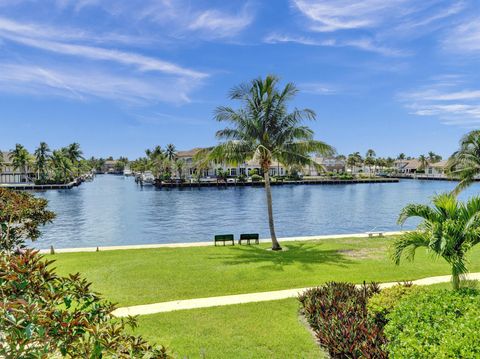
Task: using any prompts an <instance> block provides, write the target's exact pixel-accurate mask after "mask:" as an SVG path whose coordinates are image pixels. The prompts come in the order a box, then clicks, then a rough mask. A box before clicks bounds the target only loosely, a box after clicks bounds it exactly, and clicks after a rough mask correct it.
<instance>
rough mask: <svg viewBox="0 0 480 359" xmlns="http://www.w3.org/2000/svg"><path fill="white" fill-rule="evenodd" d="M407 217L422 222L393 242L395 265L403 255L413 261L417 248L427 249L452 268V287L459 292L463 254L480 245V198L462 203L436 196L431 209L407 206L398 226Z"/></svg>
mask: <svg viewBox="0 0 480 359" xmlns="http://www.w3.org/2000/svg"><path fill="white" fill-rule="evenodd" d="M410 217H419V218H421V219H423V221H422V223H421V224H420V225H419V226H418V229H417V230H416V231H413V232H407V233H406V234H404V235H402V236H401V237H399V238H398V239H396V240H395V242H394V244H393V260H394V262H395V263H396V264H400V260H401V258H402V255H405V257H406V259H409V260H413V258H414V255H415V251H416V250H417V248H419V247H426V248H428V249H429V251H431V252H432V253H435V254H436V255H437V256H439V257H442V258H443V259H445V260H446V261H447V262H448V263H449V264H450V265H451V266H452V284H453V288H454V289H458V288H459V286H460V279H461V276H462V275H464V274H466V273H467V272H468V271H467V267H466V262H467V260H466V254H467V252H468V251H469V250H470V249H471V248H472V247H473V246H474V245H476V244H478V243H480V197H473V198H470V199H469V200H468V201H467V202H466V203H462V202H459V201H457V199H456V197H455V196H454V195H452V194H442V195H437V196H435V197H434V199H433V207H429V206H426V205H417V204H410V205H408V206H406V207H405V208H404V209H403V210H402V212H401V214H400V217H399V219H398V223H399V224H404V223H405V221H406V220H407V219H408V218H410Z"/></svg>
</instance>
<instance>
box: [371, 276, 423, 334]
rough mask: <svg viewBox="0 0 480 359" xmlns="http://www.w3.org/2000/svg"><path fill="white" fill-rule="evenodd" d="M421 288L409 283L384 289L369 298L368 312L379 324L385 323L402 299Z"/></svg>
mask: <svg viewBox="0 0 480 359" xmlns="http://www.w3.org/2000/svg"><path fill="white" fill-rule="evenodd" d="M420 290H422V289H421V288H419V287H417V286H413V285H411V284H408V283H405V284H399V285H396V286H394V287H391V288H385V289H382V290H381V292H379V293H376V294H374V295H372V297H371V298H370V299H369V300H368V303H367V309H368V313H369V314H370V315H371V316H372V318H373V319H374V320H375V321H376V322H377V323H378V324H381V325H385V324H386V323H387V315H388V314H389V313H390V312H391V311H392V310H393V309H394V308H395V307H396V306H397V305H398V303H399V302H400V300H402V299H403V298H405V297H407V296H409V295H412V294H414V293H417V292H418V291H420Z"/></svg>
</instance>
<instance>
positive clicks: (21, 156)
mask: <svg viewBox="0 0 480 359" xmlns="http://www.w3.org/2000/svg"><path fill="white" fill-rule="evenodd" d="M10 158H11V160H12V165H13V168H14V169H15V170H20V181H22V177H23V179H24V180H25V182H27V181H28V179H27V167H28V166H29V165H30V164H31V162H32V159H31V157H30V154H29V153H28V151H27V150H26V149H25V147H23V146H22V145H20V144H18V143H17V144H16V145H15V149H14V150H12V151H11V152H10Z"/></svg>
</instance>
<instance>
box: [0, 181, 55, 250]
mask: <svg viewBox="0 0 480 359" xmlns="http://www.w3.org/2000/svg"><path fill="white" fill-rule="evenodd" d="M47 206H48V201H47V200H46V199H42V198H36V197H35V196H33V195H32V194H30V193H26V192H17V191H13V190H10V189H6V188H0V251H7V252H12V251H13V250H15V249H16V248H18V247H20V248H23V247H25V241H26V240H28V239H30V240H32V241H35V240H36V239H37V238H38V237H40V229H39V228H40V226H43V225H45V224H47V223H50V222H51V221H52V220H53V219H54V218H55V213H53V212H51V211H48V210H47Z"/></svg>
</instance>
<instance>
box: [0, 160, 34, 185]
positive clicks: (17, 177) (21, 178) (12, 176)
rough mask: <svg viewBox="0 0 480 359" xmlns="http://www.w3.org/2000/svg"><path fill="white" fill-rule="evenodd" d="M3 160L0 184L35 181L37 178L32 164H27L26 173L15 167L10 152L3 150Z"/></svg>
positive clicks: (0, 165)
mask: <svg viewBox="0 0 480 359" xmlns="http://www.w3.org/2000/svg"><path fill="white" fill-rule="evenodd" d="M2 155H3V157H2V159H3V161H2V162H1V164H0V184H1V183H3V184H6V183H25V182H33V180H34V179H35V178H36V175H35V171H34V169H33V168H32V166H27V169H26V173H23V171H21V170H20V169H15V168H14V166H13V163H12V159H11V156H10V152H2Z"/></svg>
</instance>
